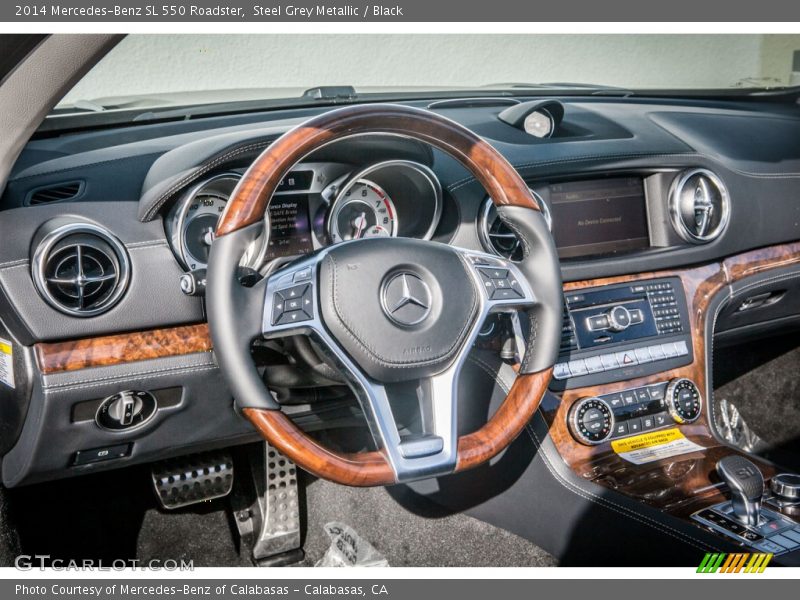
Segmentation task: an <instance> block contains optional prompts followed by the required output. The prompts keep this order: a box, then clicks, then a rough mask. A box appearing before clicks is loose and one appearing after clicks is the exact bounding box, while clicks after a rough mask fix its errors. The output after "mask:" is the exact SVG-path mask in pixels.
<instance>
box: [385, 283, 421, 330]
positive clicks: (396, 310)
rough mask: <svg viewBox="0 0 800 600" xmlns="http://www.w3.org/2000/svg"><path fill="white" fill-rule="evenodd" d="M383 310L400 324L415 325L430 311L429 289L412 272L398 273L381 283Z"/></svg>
mask: <svg viewBox="0 0 800 600" xmlns="http://www.w3.org/2000/svg"><path fill="white" fill-rule="evenodd" d="M381 304H382V305H383V312H385V313H386V316H387V317H389V318H390V319H391V320H392V321H394V322H395V323H399V324H400V325H416V324H417V323H421V322H422V321H424V320H425V317H427V316H428V314H430V312H431V290H430V288H429V287H428V286H427V284H426V283H425V282H424V281H422V279H421V278H420V277H419V276H417V275H415V274H414V273H408V272H403V273H398V274H397V275H395V276H394V277H392V278H391V279H389V280H387V281H386V283H384V285H383V292H382V294H381Z"/></svg>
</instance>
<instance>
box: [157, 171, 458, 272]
mask: <svg viewBox="0 0 800 600" xmlns="http://www.w3.org/2000/svg"><path fill="white" fill-rule="evenodd" d="M242 174H243V173H242V172H240V171H230V172H224V173H218V174H216V175H213V176H211V177H209V178H207V179H205V180H203V181H202V182H200V183H198V184H197V185H195V186H194V187H192V188H190V189H188V190H187V191H186V192H185V193H184V194H183V195H182V196H181V197H180V198H179V200H178V201H177V202H176V203H175V204H174V205H173V207H172V208H171V210H170V211H169V213H168V214H167V216H166V219H165V227H166V230H167V235H168V237H169V239H170V243H171V245H172V249H173V252H174V254H175V256H176V258H177V259H178V261H179V262H180V263H181V266H182V267H183V268H184V269H185V270H187V271H198V270H202V269H205V268H206V265H207V263H208V254H209V250H210V248H211V245H212V243H213V241H214V238H215V232H216V227H217V223H218V222H219V219H220V217H221V215H222V213H223V211H224V210H225V206H226V204H227V202H228V200H229V199H230V198H231V196H232V194H233V193H234V190H235V188H236V186H237V185H238V183H239V180H240V179H241V177H242ZM441 214H442V188H441V184H440V183H439V180H438V179H437V177H436V175H435V174H434V173H433V171H431V169H430V168H428V167H427V166H425V165H423V164H421V163H417V162H413V161H407V160H389V161H382V162H377V163H373V164H370V165H367V166H365V167H362V168H356V169H354V168H353V167H352V165H347V164H343V163H300V164H298V165H297V166H296V167H295V168H294V169H293V170H292V171H291V172H289V173H288V174H287V175H286V176H285V177H284V179H283V180H282V181H281V183H280V185H279V186H278V188H277V189H276V191H275V193H274V194H273V196H272V199H271V200H270V203H269V209H268V211H267V214H265V215H264V231H265V232H269V235H263V234H262V235H261V236H260V237H259V239H257V240H256V242H254V244H253V246H252V247H251V248H250V249H249V250H248V252H247V254H246V256H245V258H244V259H243V264H246V265H247V266H250V267H252V268H259V267H261V266H263V265H264V264H265V263H267V262H270V261H272V260H275V259H286V258H293V257H297V256H302V255H304V254H309V253H311V252H313V251H315V250H317V249H319V248H322V247H325V246H328V245H330V244H336V243H340V242H346V241H349V240H355V239H362V238H368V237H398V236H399V237H415V238H419V239H430V238H431V237H432V236H433V234H434V232H435V231H436V228H437V226H438V225H439V220H440V218H441Z"/></svg>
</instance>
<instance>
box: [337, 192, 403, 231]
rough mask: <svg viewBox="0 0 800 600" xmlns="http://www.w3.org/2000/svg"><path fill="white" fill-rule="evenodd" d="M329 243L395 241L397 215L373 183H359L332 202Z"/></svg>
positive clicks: (386, 195) (383, 193)
mask: <svg viewBox="0 0 800 600" xmlns="http://www.w3.org/2000/svg"><path fill="white" fill-rule="evenodd" d="M328 235H329V236H330V238H331V241H332V242H333V243H336V242H342V241H345V240H356V239H359V238H366V237H395V236H396V235H397V212H396V211H395V208H394V203H392V199H391V198H389V195H388V194H387V193H386V192H384V191H383V189H381V188H380V187H379V186H378V185H376V184H375V183H373V182H371V181H369V180H366V179H359V180H358V181H356V182H355V183H354V184H352V185H351V186H349V187H348V188H346V189H345V190H344V193H342V194H341V195H340V196H338V197H337V198H336V200H335V201H334V203H333V208H332V209H331V213H330V216H329V218H328Z"/></svg>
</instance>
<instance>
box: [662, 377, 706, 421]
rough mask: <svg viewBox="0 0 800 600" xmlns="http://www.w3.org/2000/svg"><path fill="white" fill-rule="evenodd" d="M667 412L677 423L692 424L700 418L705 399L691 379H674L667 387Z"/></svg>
mask: <svg viewBox="0 0 800 600" xmlns="http://www.w3.org/2000/svg"><path fill="white" fill-rule="evenodd" d="M666 396H667V397H666V401H667V410H669V414H670V415H671V416H672V418H673V419H675V422H676V423H691V422H692V421H696V420H697V418H698V417H699V416H700V410H701V408H702V406H703V399H702V397H701V396H700V390H698V389H697V386H696V385H695V384H694V382H693V381H692V380H691V379H686V378H680V379H673V380H672V381H670V382H669V385H668V386H667V394H666Z"/></svg>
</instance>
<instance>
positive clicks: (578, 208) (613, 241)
mask: <svg viewBox="0 0 800 600" xmlns="http://www.w3.org/2000/svg"><path fill="white" fill-rule="evenodd" d="M549 191H550V194H549V196H550V198H549V200H550V211H551V213H552V215H553V237H554V239H555V242H556V246H557V247H558V254H559V256H560V257H561V258H574V257H578V256H586V255H590V254H611V253H615V252H629V251H631V250H638V249H641V248H647V247H649V245H650V237H649V234H648V228H647V206H646V202H645V195H644V182H643V180H642V178H641V177H617V178H609V179H594V180H589V181H571V182H567V183H556V184H551V185H550V189H549Z"/></svg>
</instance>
